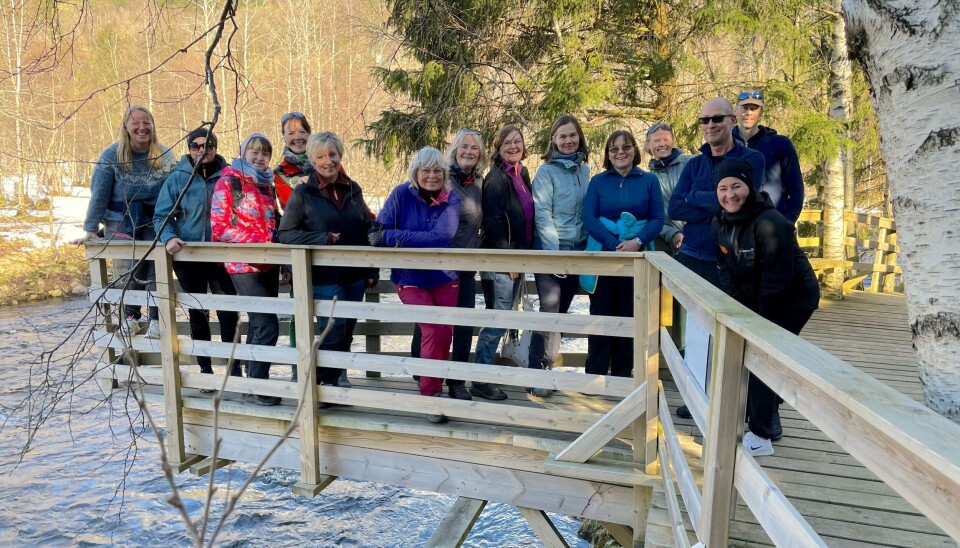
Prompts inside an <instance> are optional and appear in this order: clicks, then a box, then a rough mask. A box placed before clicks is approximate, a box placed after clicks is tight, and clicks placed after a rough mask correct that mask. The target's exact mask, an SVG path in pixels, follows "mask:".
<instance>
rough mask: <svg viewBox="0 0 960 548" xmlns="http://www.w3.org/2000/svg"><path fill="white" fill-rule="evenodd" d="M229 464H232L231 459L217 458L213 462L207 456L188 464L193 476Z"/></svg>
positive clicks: (201, 474)
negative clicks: (190, 464)
mask: <svg viewBox="0 0 960 548" xmlns="http://www.w3.org/2000/svg"><path fill="white" fill-rule="evenodd" d="M231 464H233V461H232V460H230V459H220V458H218V459H217V461H216V462H214V461H213V459H212V458H210V457H207V458H205V459H203V460H201V461H199V462H197V463H196V464H194V465H192V466H190V473H191V474H193V475H194V476H205V475H207V474H209V473H210V472H213V471H214V470H219V469H221V468H223V467H225V466H230V465H231Z"/></svg>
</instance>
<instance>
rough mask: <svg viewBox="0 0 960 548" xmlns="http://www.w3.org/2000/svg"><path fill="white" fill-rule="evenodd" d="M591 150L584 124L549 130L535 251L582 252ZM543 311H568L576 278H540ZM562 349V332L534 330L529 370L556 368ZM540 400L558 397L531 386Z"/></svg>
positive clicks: (564, 119)
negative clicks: (584, 209)
mask: <svg viewBox="0 0 960 548" xmlns="http://www.w3.org/2000/svg"><path fill="white" fill-rule="evenodd" d="M589 155H590V151H589V149H588V148H587V140H586V138H585V137H584V135H583V129H581V127H580V122H579V121H578V120H577V119H576V118H575V117H573V116H570V115H563V116H560V117H559V118H557V119H556V120H554V122H553V125H552V126H551V127H550V143H549V144H548V145H547V150H546V151H545V152H544V153H543V156H541V158H542V159H543V161H544V163H543V165H542V166H540V169H538V170H537V175H536V177H534V178H533V203H534V210H535V219H536V228H535V229H534V238H533V247H534V249H545V250H549V251H582V250H583V248H584V245H585V244H586V240H587V233H586V231H585V230H584V228H583V197H584V195H585V194H586V193H587V185H589V184H590V167H589V166H588V165H587V159H588V157H589ZM535 278H536V281H537V295H538V296H539V300H540V312H560V313H566V312H567V311H568V310H569V309H570V303H571V302H572V301H573V296H574V295H575V294H576V292H577V277H576V276H564V275H563V274H536V275H535ZM559 351H560V333H558V332H542V331H537V332H534V334H533V337H532V338H531V339H530V353H529V356H528V363H527V366H528V367H530V368H532V369H552V368H553V364H554V362H555V361H556V359H557V354H558V353H559ZM528 391H529V392H530V393H531V394H532V395H534V396H537V397H540V398H546V397H549V396H550V395H551V394H553V391H552V390H550V389H548V388H529V389H528Z"/></svg>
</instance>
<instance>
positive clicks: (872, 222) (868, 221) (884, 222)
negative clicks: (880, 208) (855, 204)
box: [843, 211, 897, 230]
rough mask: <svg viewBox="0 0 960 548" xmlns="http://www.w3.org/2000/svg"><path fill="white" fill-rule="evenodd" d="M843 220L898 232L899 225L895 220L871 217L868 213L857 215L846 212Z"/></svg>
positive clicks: (852, 212) (853, 212) (877, 216)
mask: <svg viewBox="0 0 960 548" xmlns="http://www.w3.org/2000/svg"><path fill="white" fill-rule="evenodd" d="M843 220H845V221H852V222H856V223H862V224H865V225H869V226H875V227H879V228H886V229H890V230H896V229H897V225H896V223H895V222H894V221H893V219H889V218H886V217H881V216H879V215H870V214H867V213H857V212H855V211H844V212H843Z"/></svg>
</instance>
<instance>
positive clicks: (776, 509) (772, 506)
mask: <svg viewBox="0 0 960 548" xmlns="http://www.w3.org/2000/svg"><path fill="white" fill-rule="evenodd" d="M735 485H736V487H737V491H738V492H739V493H740V496H741V497H743V500H744V501H745V502H746V503H747V506H749V507H750V511H751V512H753V515H754V516H756V517H757V520H758V521H759V522H760V525H762V526H763V530H764V531H766V532H767V534H768V535H770V539H771V540H773V542H774V544H776V545H777V546H787V545H790V546H798V547H800V546H806V547H814V546H815V547H821V548H826V546H827V545H826V544H825V543H824V542H823V540H822V539H821V538H820V536H819V535H818V534H817V532H816V531H814V530H813V528H812V527H810V524H809V523H807V521H806V520H805V519H804V518H803V516H801V515H800V513H799V512H797V509H796V508H795V507H794V506H793V504H791V503H790V502H789V501H788V500H787V498H786V497H785V496H784V494H783V493H782V492H781V491H780V489H779V488H778V487H777V484H775V483H774V482H773V481H772V480H771V479H770V478H769V477H768V476H767V475H766V474H765V473H764V472H763V470H762V469H761V468H760V465H759V464H757V461H756V460H754V458H753V457H751V456H750V455H749V454H747V452H746V450H745V449H743V447H737V464H736V480H735Z"/></svg>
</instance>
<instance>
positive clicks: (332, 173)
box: [310, 145, 340, 182]
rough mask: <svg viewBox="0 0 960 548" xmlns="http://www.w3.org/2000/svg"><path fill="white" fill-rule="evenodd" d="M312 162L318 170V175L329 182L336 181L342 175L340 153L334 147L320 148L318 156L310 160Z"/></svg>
mask: <svg viewBox="0 0 960 548" xmlns="http://www.w3.org/2000/svg"><path fill="white" fill-rule="evenodd" d="M310 162H311V163H312V164H313V167H314V168H315V169H316V170H317V175H319V176H321V177H323V178H324V179H326V180H327V181H330V182H333V181H335V180H336V179H337V176H338V174H339V173H340V153H339V152H337V149H336V147H334V146H333V145H327V146H326V147H323V146H321V147H320V148H318V149H317V154H316V155H315V156H314V157H313V158H310Z"/></svg>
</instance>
